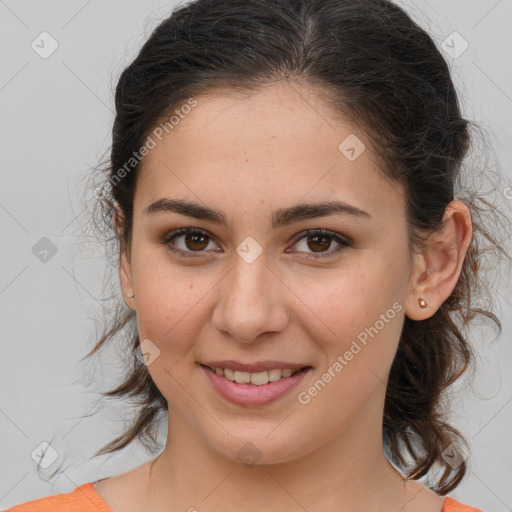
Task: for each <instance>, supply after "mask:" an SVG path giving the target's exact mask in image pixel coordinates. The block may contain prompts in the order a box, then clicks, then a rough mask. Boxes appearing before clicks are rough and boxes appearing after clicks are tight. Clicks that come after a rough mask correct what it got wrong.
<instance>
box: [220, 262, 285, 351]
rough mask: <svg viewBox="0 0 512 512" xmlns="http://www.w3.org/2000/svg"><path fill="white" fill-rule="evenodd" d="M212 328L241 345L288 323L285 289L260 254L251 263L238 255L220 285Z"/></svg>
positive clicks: (276, 330) (277, 329)
mask: <svg viewBox="0 0 512 512" xmlns="http://www.w3.org/2000/svg"><path fill="white" fill-rule="evenodd" d="M219 286H220V298H219V301H218V303H217V304H216V306H215V310H214V313H213V319H212V321H213V325H214V327H215V328H216V329H218V330H219V331H222V332H224V333H228V334H229V335H230V336H231V337H232V338H233V339H235V340H237V341H238V342H240V343H253V342H254V341H256V340H257V339H258V338H259V337H260V336H261V335H262V334H264V333H271V332H280V331H282V330H283V329H284V328H285V327H286V325H287V323H288V321H289V314H288V310H287V304H286V294H287V293H288V294H289V293H290V292H289V291H288V292H287V289H286V286H285V285H284V284H283V283H282V281H281V280H280V279H279V277H278V276H277V275H276V273H275V271H274V270H272V269H271V268H270V267H269V266H268V264H267V261H266V258H265V257H264V254H261V255H260V256H259V257H258V258H257V259H256V260H255V261H253V262H251V263H248V262H247V261H245V260H244V259H243V258H241V257H240V256H239V255H238V254H237V255H235V256H234V264H233V268H232V270H231V271H230V272H228V274H227V275H226V276H225V277H224V279H223V280H222V282H221V283H220V285H219Z"/></svg>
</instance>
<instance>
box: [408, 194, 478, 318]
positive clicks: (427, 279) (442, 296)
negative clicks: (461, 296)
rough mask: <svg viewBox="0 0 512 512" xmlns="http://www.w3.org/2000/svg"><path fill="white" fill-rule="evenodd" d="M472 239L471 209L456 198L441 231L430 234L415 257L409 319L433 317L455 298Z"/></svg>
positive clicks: (447, 209) (448, 210) (449, 207)
mask: <svg viewBox="0 0 512 512" xmlns="http://www.w3.org/2000/svg"><path fill="white" fill-rule="evenodd" d="M472 237H473V229H472V223H471V213H470V211H469V208H468V207H467V206H466V205H465V204H464V203H463V202H462V201H460V200H458V199H455V200H453V201H452V202H451V203H450V204H449V205H448V206H447V207H446V209H445V214H444V217H443V222H442V225H441V227H440V229H438V230H437V231H435V232H434V233H431V234H430V235H429V237H428V239H427V241H426V244H425V248H424V249H423V250H422V252H421V254H416V255H415V260H414V263H413V265H414V268H413V272H412V273H411V281H410V289H411V292H410V293H409V295H408V296H407V298H406V300H405V314H406V316H407V317H408V318H410V319H411V320H425V319H426V318H430V317H431V316H433V315H434V313H435V312H436V311H437V310H438V309H439V307H440V306H441V304H442V303H443V302H444V301H445V300H446V299H447V298H448V297H449V296H450V295H451V293H452V292H453V290H454V288H455V286H456V285H457V282H458V280H459V277H460V273H461V270H462V264H463V263H464V258H465V256H466V253H467V250H468V247H469V246H470V244H471V240H472Z"/></svg>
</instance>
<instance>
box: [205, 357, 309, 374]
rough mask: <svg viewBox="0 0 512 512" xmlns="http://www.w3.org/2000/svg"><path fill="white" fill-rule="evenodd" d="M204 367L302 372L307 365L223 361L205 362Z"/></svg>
mask: <svg viewBox="0 0 512 512" xmlns="http://www.w3.org/2000/svg"><path fill="white" fill-rule="evenodd" d="M201 364H202V365H204V366H209V367H210V368H229V369H230V370H233V371H239V372H249V373H254V372H264V371H265V370H274V369H277V368H279V369H281V370H285V369H290V370H300V369H302V368H305V367H307V366H310V365H307V364H301V363H287V362H284V361H259V362H254V363H240V362H239V361H232V360H223V361H203V362H202V363H201Z"/></svg>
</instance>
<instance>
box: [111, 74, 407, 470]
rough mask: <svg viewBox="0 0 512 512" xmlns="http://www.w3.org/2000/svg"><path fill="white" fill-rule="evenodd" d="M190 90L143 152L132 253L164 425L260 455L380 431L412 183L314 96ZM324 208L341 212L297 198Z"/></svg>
mask: <svg viewBox="0 0 512 512" xmlns="http://www.w3.org/2000/svg"><path fill="white" fill-rule="evenodd" d="M195 99H196V100H197V105H196V106H195V107H194V108H192V109H191V110H190V112H189V113H188V114H186V115H185V116H183V118H182V119H181V120H180V122H179V124H178V125H176V126H174V128H173V129H172V130H170V131H169V133H168V134H165V135H164V137H162V140H161V141H158V143H157V144H156V146H155V147H154V148H153V149H151V151H150V152H149V154H147V156H146V157H145V159H144V168H143V171H142V174H141V176H140V178H141V179H140V180H139V181H138V183H137V189H136V193H135V201H134V217H133V233H132V235H133V236H132V245H131V251H130V254H129V257H127V256H126V255H123V257H122V260H121V264H122V266H121V280H122V285H123V290H124V293H130V292H132V291H133V293H134V294H135V299H130V302H129V305H130V307H133V309H135V310H136V314H137V323H138V329H139V335H140V339H141V340H145V341H143V344H144V343H146V348H147V351H148V352H149V353H150V356H149V360H148V362H149V365H148V369H149V372H150V374H151V376H152V378H153V380H154V382H155V384H156V385H157V387H158V388H159V389H160V391H161V392H162V394H163V395H164V396H165V398H166V399H167V400H168V403H169V410H170V416H171V421H170V426H172V416H173V415H174V414H177V415H179V417H180V418H181V420H182V422H183V424H184V425H186V428H187V429H189V430H190V431H191V432H193V433H194V434H195V435H197V436H198V438H200V439H202V440H203V441H204V442H205V443H206V444H207V445H208V446H209V447H210V448H212V449H213V450H214V451H216V452H217V453H218V454H221V455H222V456H224V457H226V458H227V459H232V460H240V456H241V455H240V453H239V450H240V449H241V448H242V449H243V447H245V449H247V450H249V451H250V450H255V451H257V457H258V458H259V459H260V462H261V463H275V462H285V461H289V460H293V459H294V458H297V457H299V454H302V455H303V454H305V453H311V452H312V451H313V450H315V449H318V448H320V447H321V446H327V445H328V444H329V443H331V442H335V441H336V439H337V438H338V436H340V435H341V434H342V433H343V432H345V431H347V429H349V428H355V427H356V426H358V428H360V429H361V432H364V430H365V429H366V430H368V429H369V428H375V429H377V430H378V431H380V429H381V421H382V409H381V407H382V404H383V400H384V396H385V385H386V379H387V375H388V372H389V369H390V366H391V363H392V361H393V357H394V355H395V352H396V349H397V344H398V341H399V337H400V332H401V327H402V323H403V319H404V311H403V303H404V301H405V298H406V296H407V295H408V294H409V293H410V289H409V288H410V287H409V283H408V276H409V274H410V269H411V256H410V253H409V249H408V241H407V225H406V219H405V205H404V198H403V192H402V188H401V186H400V185H399V183H397V182H396V181H393V180H390V179H388V178H387V177H385V176H384V175H383V174H382V172H381V171H380V170H379V168H378V166H377V163H376V159H375V158H374V156H373V155H372V153H371V151H370V146H369V141H368V140H366V139H365V138H364V135H363V134H361V133H358V132H357V131H356V130H355V128H354V127H352V126H350V125H349V124H346V123H344V122H341V121H340V120H339V118H336V117H335V115H334V112H333V111H332V110H331V109H330V107H329V106H327V105H326V104H324V103H323V102H322V101H321V100H320V99H319V97H318V96H317V95H316V94H315V91H314V90H313V89H309V88H307V87H305V86H299V85H298V84H294V85H293V87H291V86H290V85H287V84H279V85H272V86H269V87H266V88H264V89H262V90H260V91H258V92H255V93H252V94H251V95H246V96H230V95H227V94H225V93H221V92H219V93H217V94H209V95H207V96H206V95H205V96H198V97H196V98H195ZM347 137H349V138H348V139H347ZM355 137H357V138H358V139H356V138H355ZM363 140H366V149H363V146H361V142H362V141H363ZM351 148H352V149H353V151H352V149H351ZM166 201H167V202H166ZM172 201H181V202H182V203H181V209H180V208H177V207H176V203H174V206H173V203H172ZM185 202H186V203H194V204H196V205H197V208H195V209H194V208H192V209H188V210H187V209H186V208H184V207H183V205H184V203H185ZM321 203H331V204H334V203H338V207H337V208H331V209H329V208H323V209H322V208H321V207H319V208H316V209H315V208H309V209H307V208H303V206H304V205H316V204H321ZM208 212H210V213H209V215H206V213H208ZM199 214H201V215H199ZM221 219H222V220H221ZM180 229H186V230H188V231H187V232H185V233H179V232H178V233H177V230H180ZM318 230H322V231H320V232H319V231H318ZM147 340H149V341H147ZM215 362H217V363H219V362H220V363H219V364H220V365H222V366H223V367H226V368H228V371H227V372H225V374H226V375H227V377H226V375H225V376H221V375H215V376H214V372H212V371H211V370H209V369H207V368H206V367H205V366H203V365H206V364H210V363H215ZM237 364H238V365H239V367H237ZM244 364H247V365H250V366H247V367H245V368H247V369H249V370H250V369H252V370H253V372H252V373H253V374H256V373H258V374H259V375H257V376H256V377H254V376H253V377H252V378H253V379H254V381H255V382H258V380H257V379H258V378H265V375H266V374H263V373H261V372H262V371H263V369H265V368H267V369H268V368H270V369H271V370H270V372H269V374H268V375H269V376H270V377H271V375H274V377H273V378H278V377H279V374H278V373H277V372H275V371H273V370H272V369H293V370H295V369H301V368H306V369H305V370H301V371H299V372H297V373H295V374H293V375H292V376H291V377H286V376H284V377H283V376H282V377H281V379H280V380H277V381H275V382H271V383H269V384H265V385H263V386H257V385H256V384H243V383H237V382H235V383H233V382H232V381H230V377H232V376H233V375H232V374H231V373H230V372H229V369H231V370H233V371H234V370H235V369H237V368H239V370H240V371H241V369H243V368H244V366H243V365H244ZM284 373H285V375H286V372H284ZM235 376H236V378H237V379H238V380H242V381H243V380H244V379H246V378H247V374H246V373H245V372H241V373H238V374H235ZM249 378H251V376H250V375H249ZM271 378H272V377H271ZM248 388H250V389H248ZM363 413H364V414H363ZM249 442H250V443H252V445H254V446H253V447H251V448H248V446H249V445H247V443H249Z"/></svg>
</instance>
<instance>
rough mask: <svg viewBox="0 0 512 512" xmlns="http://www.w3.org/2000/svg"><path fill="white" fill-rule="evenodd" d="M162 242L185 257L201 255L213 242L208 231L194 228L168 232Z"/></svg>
mask: <svg viewBox="0 0 512 512" xmlns="http://www.w3.org/2000/svg"><path fill="white" fill-rule="evenodd" d="M162 243H163V244H164V245H166V246H167V248H168V249H169V250H170V251H171V252H173V253H175V254H178V255H180V256H183V257H185V258H195V257H199V256H201V254H202V253H203V252H205V249H207V247H208V246H209V244H210V243H213V242H212V240H211V237H210V235H208V233H206V232H203V231H201V230H199V229H194V228H182V229H177V230H174V231H171V232H170V233H167V234H166V235H165V237H164V239H163V240H162ZM214 245H215V244H214ZM194 253H197V254H194Z"/></svg>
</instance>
